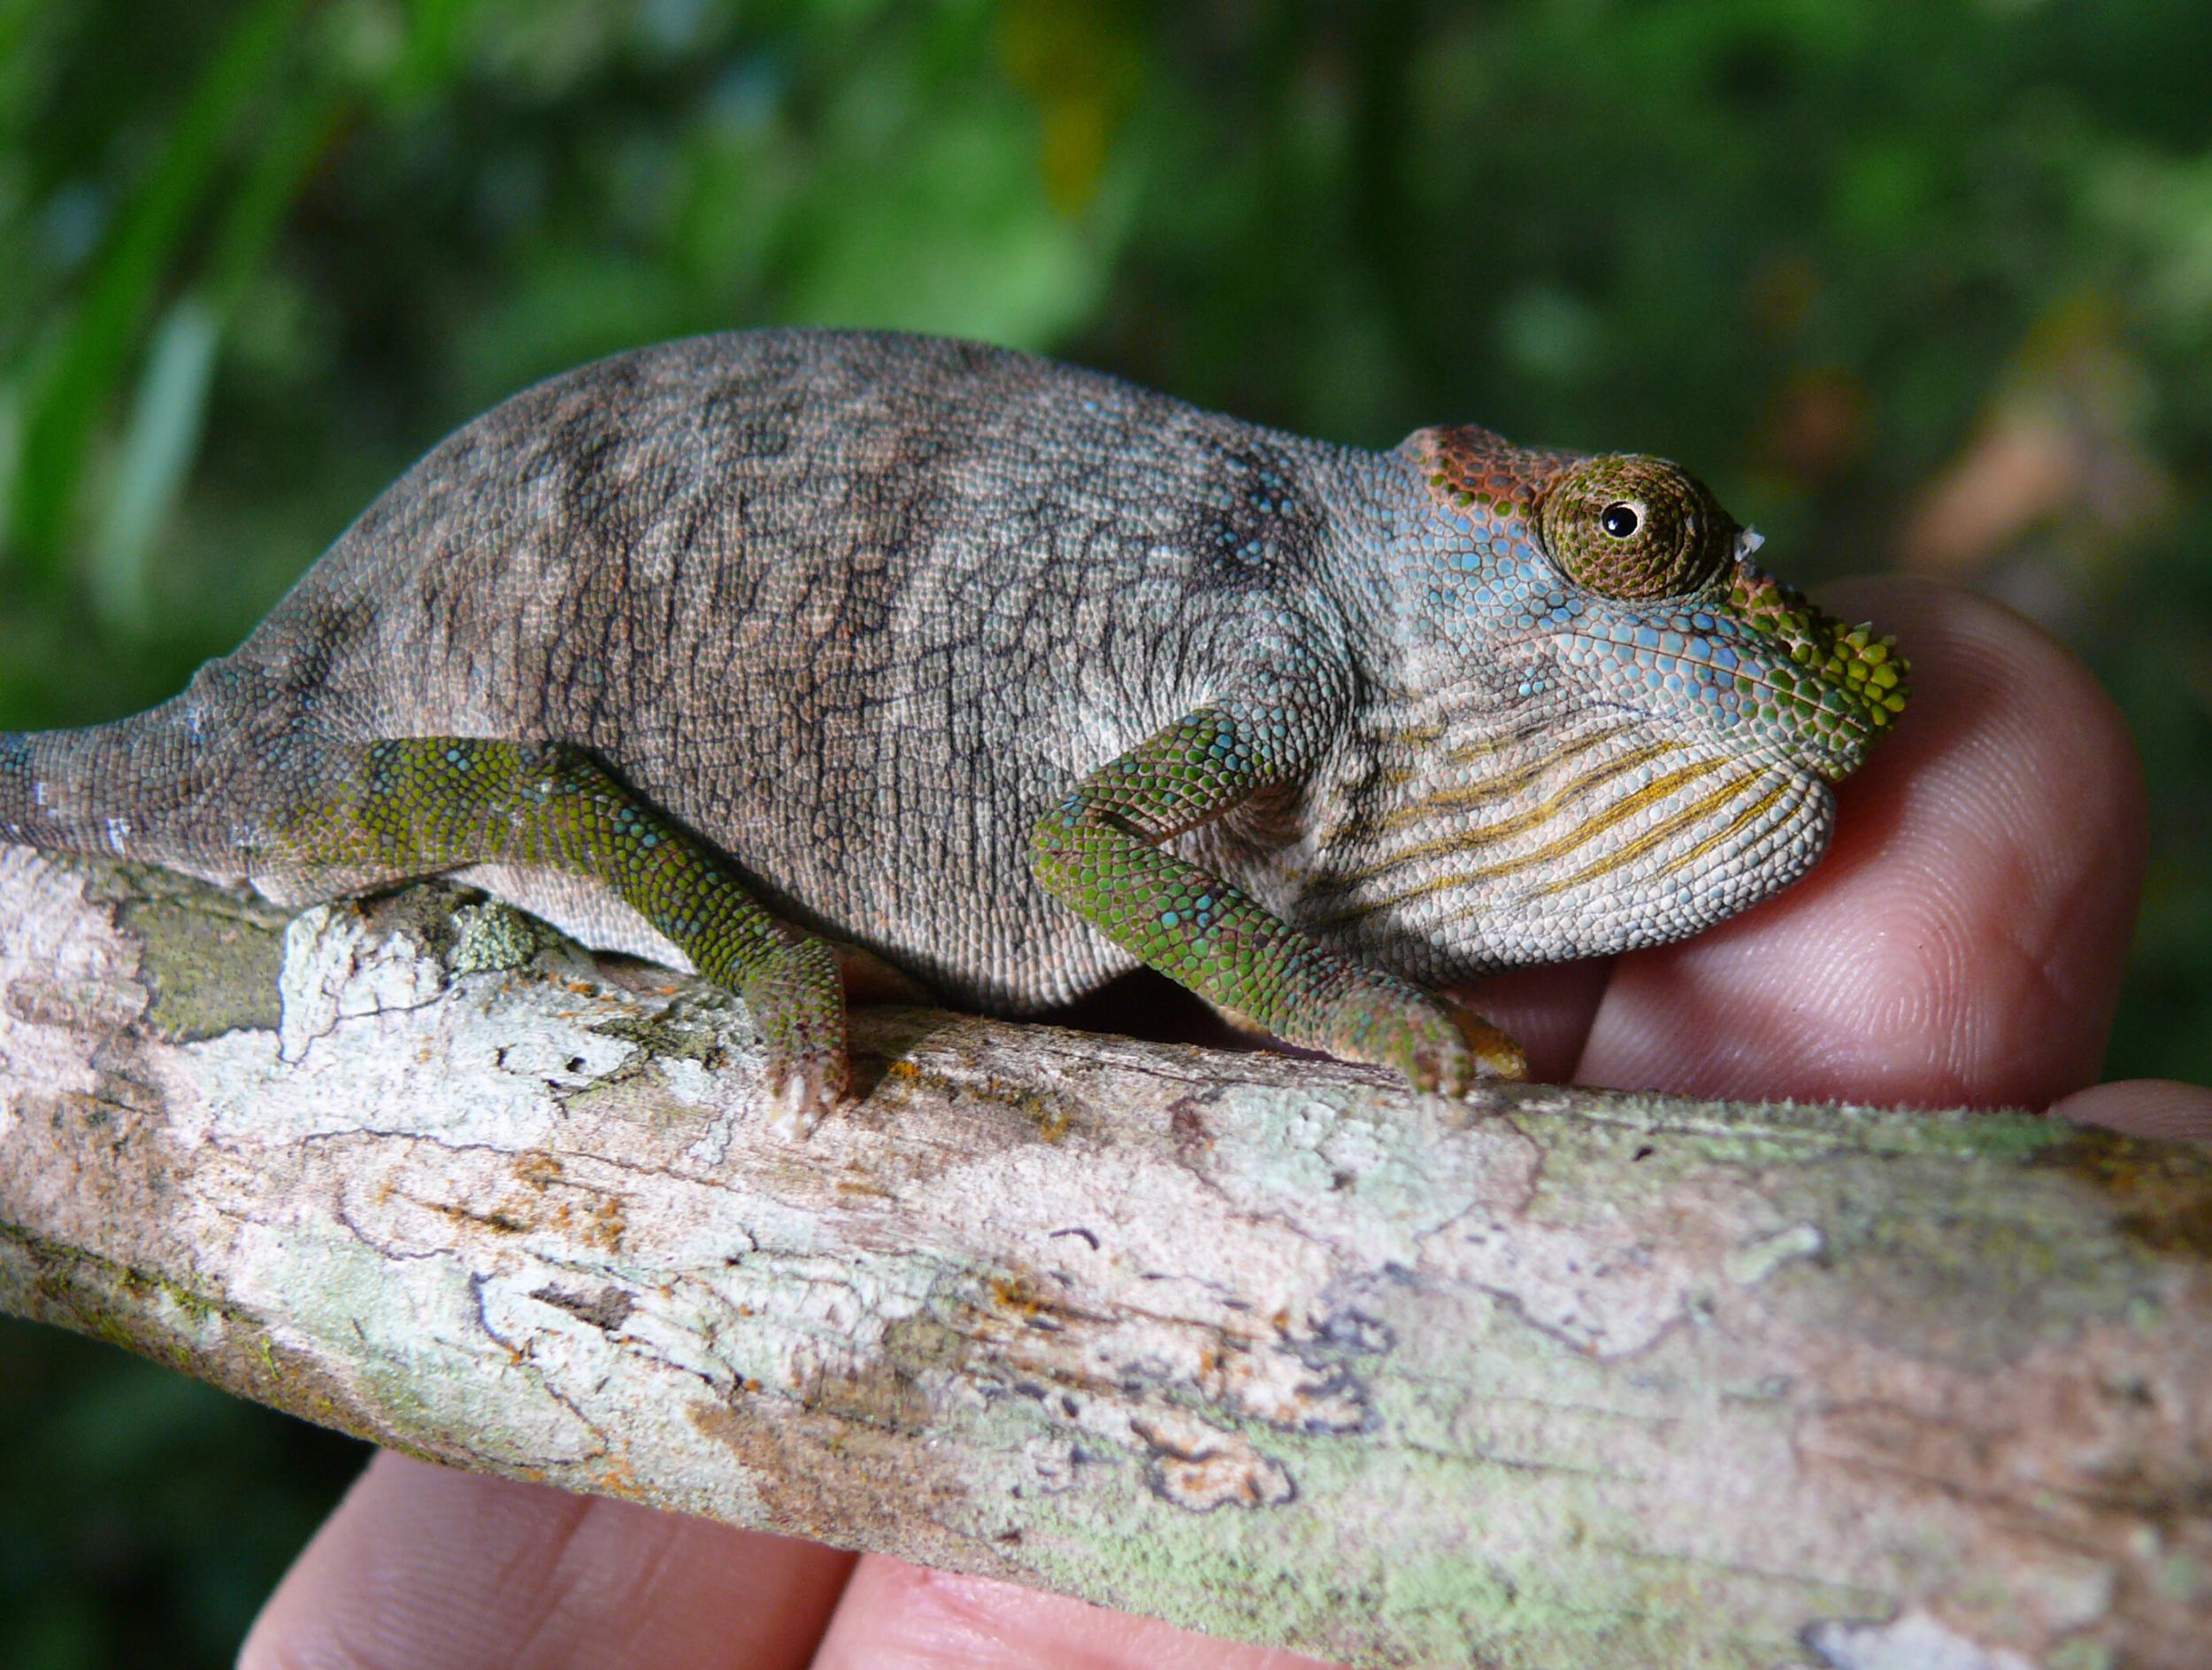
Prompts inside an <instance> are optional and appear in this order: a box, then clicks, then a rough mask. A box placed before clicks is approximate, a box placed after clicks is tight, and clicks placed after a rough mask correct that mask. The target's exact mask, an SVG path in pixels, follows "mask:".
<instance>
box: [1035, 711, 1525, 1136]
mask: <svg viewBox="0 0 2212 1670" xmlns="http://www.w3.org/2000/svg"><path fill="white" fill-rule="evenodd" d="M1279 729H1280V727H1269V726H1268V725H1267V724H1266V722H1265V721H1264V720H1261V721H1259V722H1254V721H1253V720H1250V719H1248V718H1246V717H1244V716H1240V714H1239V713H1237V712H1235V711H1234V710H1233V709H1230V708H1227V707H1221V706H1207V707H1202V708H1198V709H1196V710H1194V712H1190V713H1188V714H1187V715H1186V716H1185V717H1184V718H1182V719H1181V720H1177V721H1176V722H1175V723H1174V724H1172V725H1170V726H1169V727H1167V728H1166V729H1164V730H1162V731H1158V732H1156V733H1155V734H1154V735H1151V736H1149V737H1148V738H1146V739H1145V741H1143V742H1142V743H1139V744H1138V745H1137V746H1136V747H1135V748H1133V749H1132V750H1130V751H1129V752H1127V753H1125V754H1124V755H1122V756H1121V757H1120V758H1118V759H1115V760H1113V761H1111V762H1110V763H1109V764H1107V765H1106V766H1102V767H1101V768H1100V769H1099V770H1097V771H1095V772H1094V773H1091V775H1089V776H1088V777H1087V778H1085V779H1084V780H1083V781H1082V782H1081V783H1079V785H1078V786H1077V787H1076V789H1075V791H1074V793H1072V794H1071V795H1070V796H1068V797H1067V798H1066V799H1065V800H1064V801H1063V802H1062V803H1061V804H1060V805H1059V806H1058V807H1056V809H1054V810H1053V811H1052V812H1048V813H1046V814H1045V816H1044V817H1043V818H1042V819H1041V820H1039V821H1038V823H1037V825H1036V827H1035V828H1034V829H1033V831H1032V834H1031V837H1030V863H1031V866H1032V868H1033V870H1034V871H1035V873H1036V875H1037V878H1038V880H1039V881H1041V882H1043V883H1044V886H1045V888H1046V889H1047V890H1048V892H1050V893H1052V894H1053V895H1054V896H1055V897H1057V898H1059V899H1060V900H1061V901H1062V902H1063V903H1064V904H1067V905H1069V906H1070V907H1071V908H1072V909H1073V910H1074V911H1075V912H1077V914H1079V916H1081V917H1082V918H1083V919H1084V920H1086V921H1087V922H1089V923H1090V924H1091V926H1092V927H1095V928H1097V929H1098V930H1099V931H1100V932H1101V933H1102V934H1104V935H1106V937H1107V938H1109V939H1110V940H1112V941H1113V942H1114V943H1116V944H1118V945H1119V946H1121V947H1122V948H1123V949H1124V950H1127V951H1129V952H1130V953H1132V954H1133V956H1135V957H1136V958H1137V959H1138V960H1139V961H1140V962H1141V963H1143V964H1145V965H1146V966H1148V967H1150V968H1156V969H1158V970H1159V971H1160V972H1161V973H1162V974H1166V975H1168V976H1169V977H1170V978H1171V979H1173V980H1176V981H1180V982H1181V983H1182V984H1184V985H1186V986H1187V987H1189V988H1190V989H1192V990H1193V991H1194V992H1196V993H1197V994H1198V995H1199V996H1200V997H1203V998H1205V999H1206V1000H1207V1001H1208V1002H1210V1003H1213V1004H1218V1005H1220V1006H1221V1007H1223V1008H1225V1009H1228V1010H1231V1011H1233V1012H1236V1013H1238V1014H1240V1015H1242V1016H1244V1017H1246V1018H1247V1019H1248V1020H1253V1021H1256V1022H1257V1023H1258V1024H1259V1025H1260V1026H1262V1027H1265V1028H1266V1029H1267V1030H1268V1031H1270V1032H1271V1033H1274V1034H1275V1035H1277V1036H1279V1037H1281V1038H1285V1039H1287V1040H1288V1041H1289V1042H1291V1043H1296V1044H1303V1045H1306V1046H1308V1047H1310V1048H1313V1049H1319V1050H1327V1051H1328V1052H1329V1053H1330V1054H1332V1055H1335V1056H1341V1057H1343V1058H1345V1059H1347V1060H1350V1061H1365V1062H1371V1063H1372V1064H1374V1065H1376V1066H1388V1067H1395V1068H1396V1069H1397V1070H1398V1071H1399V1072H1401V1073H1402V1074H1405V1076H1406V1077H1407V1079H1408V1080H1409V1081H1411V1082H1412V1084H1413V1086H1414V1088H1415V1089H1421V1090H1441V1091H1443V1092H1444V1093H1445V1094H1447V1095H1457V1094H1459V1093H1460V1092H1462V1091H1463V1090H1464V1089H1466V1088H1467V1086H1468V1084H1469V1082H1470V1081H1471V1080H1472V1079H1474V1078H1476V1077H1478V1076H1482V1077H1491V1078H1522V1077H1525V1076H1526V1074H1527V1070H1528V1069H1527V1061H1526V1058H1525V1056H1523V1055H1522V1053H1521V1050H1520V1047H1519V1046H1518V1045H1517V1044H1516V1043H1514V1042H1513V1041H1512V1040H1511V1039H1510V1038H1509V1037H1507V1036H1506V1035H1504V1034H1503V1033H1502V1032H1500V1031H1498V1030H1497V1028H1496V1027H1492V1026H1490V1025H1489V1024H1488V1023H1487V1022H1486V1021H1484V1020H1479V1019H1478V1018H1476V1017H1474V1016H1472V1015H1470V1014H1466V1013H1464V1012H1460V1011H1457V1010H1455V1009H1454V1008H1453V1007H1451V1006H1450V1005H1448V1004H1444V1003H1442V1002H1441V1001H1440V1000H1439V999H1438V998H1436V997H1432V996H1431V995H1430V994H1429V993H1427V992H1425V991H1423V990H1422V989H1420V988H1419V987H1417V986H1416V985H1413V984H1412V983H1411V982H1409V981H1403V980H1400V979H1399V978H1397V976H1395V975H1394V974H1386V973H1384V972H1383V971H1382V970H1380V969H1377V968H1371V967H1368V966H1366V965H1364V964H1363V963H1360V962H1357V961H1356V960H1354V959H1353V958H1348V957H1346V956H1344V955H1342V954H1341V953H1340V952H1338V951H1335V950H1332V949H1330V948H1329V947H1328V946H1326V945H1325V944H1323V943H1321V942H1320V941H1319V940H1317V939H1315V938H1314V937H1312V936H1311V935H1309V934H1306V933H1304V932H1302V931H1301V930H1300V929H1298V928H1295V927H1292V926H1291V925H1290V924H1288V923H1287V922H1285V921H1284V920H1282V919H1281V918H1280V917H1279V916H1276V915H1274V914H1273V913H1272V912H1270V911H1268V910H1267V909H1266V908H1265V907H1264V906H1263V905H1261V904H1258V903H1256V901H1255V900H1253V899H1251V898H1250V897H1247V896H1246V895H1245V894H1244V893H1242V892H1240V890H1238V889H1236V888H1234V887H1232V886H1231V885H1230V884H1229V883H1227V882H1226V881H1223V880H1222V879H1221V878H1220V877H1218V876H1216V875H1211V874H1209V873H1207V872H1206V871H1204V870H1202V869H1200V868H1199V867H1198V866H1196V865H1194V864H1191V863H1188V862H1187V861H1186V860H1185V859H1183V858H1179V857H1178V856H1177V855H1176V854H1174V853H1172V852H1170V851H1167V850H1165V848H1164V843H1166V842H1168V841H1171V840H1172V839H1173V838H1174V837H1175V836H1177V835H1181V834H1183V833H1184V832H1185V831H1187V830H1189V829H1194V828H1196V827H1199V826H1201V825H1202V824H1206V823H1210V822H1212V821H1214V820H1217V819H1219V818H1222V817H1224V816H1225V815H1227V814H1228V813H1229V812H1233V811H1234V810H1235V809H1236V808H1237V807H1238V806H1240V805H1242V804H1244V803H1245V802H1246V801H1248V800H1249V799H1250V798H1251V797H1253V796H1254V795H1255V794H1256V793H1258V792H1259V791H1260V790H1262V789H1266V788H1269V787H1271V786H1273V785H1275V784H1278V783H1280V782H1283V781H1285V773H1284V771H1283V769H1282V767H1281V766H1279V765H1278V764H1277V763H1276V762H1274V761H1273V760H1272V759H1271V758H1270V756H1269V753H1268V750H1267V748H1266V746H1264V745H1263V742H1262V740H1261V739H1262V737H1263V735H1268V736H1271V735H1272V734H1273V733H1274V732H1275V731H1277V730H1279Z"/></svg>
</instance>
